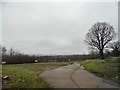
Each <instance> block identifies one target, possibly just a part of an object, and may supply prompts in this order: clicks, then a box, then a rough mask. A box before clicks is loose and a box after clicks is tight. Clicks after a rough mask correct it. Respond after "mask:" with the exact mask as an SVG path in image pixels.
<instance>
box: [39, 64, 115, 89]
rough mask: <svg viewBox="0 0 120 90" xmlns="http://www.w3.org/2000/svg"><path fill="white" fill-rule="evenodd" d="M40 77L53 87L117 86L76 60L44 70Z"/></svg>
mask: <svg viewBox="0 0 120 90" xmlns="http://www.w3.org/2000/svg"><path fill="white" fill-rule="evenodd" d="M40 77H42V79H43V80H45V81H46V82H48V84H49V85H50V86H51V87H54V88H117V86H115V85H112V84H111V83H108V81H107V80H105V79H102V78H100V77H97V76H95V75H94V74H92V73H90V72H88V71H86V70H84V68H83V67H82V66H80V63H78V62H75V63H74V64H71V65H68V66H62V67H59V68H56V69H53V70H49V71H45V72H43V73H42V74H40Z"/></svg>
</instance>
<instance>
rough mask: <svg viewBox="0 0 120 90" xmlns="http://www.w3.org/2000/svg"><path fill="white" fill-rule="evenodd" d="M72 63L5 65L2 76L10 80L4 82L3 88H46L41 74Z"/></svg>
mask: <svg viewBox="0 0 120 90" xmlns="http://www.w3.org/2000/svg"><path fill="white" fill-rule="evenodd" d="M71 63H72V62H45V63H30V64H10V65H3V67H2V74H3V77H4V76H9V78H10V79H8V80H6V81H3V88H46V87H49V85H48V84H47V83H46V82H44V81H43V80H42V79H41V78H40V77H39V74H40V73H41V72H43V71H45V70H49V69H53V68H57V67H59V66H64V65H68V64H71Z"/></svg>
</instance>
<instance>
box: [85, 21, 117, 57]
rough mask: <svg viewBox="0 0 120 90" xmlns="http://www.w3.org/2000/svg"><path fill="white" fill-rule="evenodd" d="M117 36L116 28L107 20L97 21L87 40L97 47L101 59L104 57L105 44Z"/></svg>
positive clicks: (87, 35)
mask: <svg viewBox="0 0 120 90" xmlns="http://www.w3.org/2000/svg"><path fill="white" fill-rule="evenodd" d="M115 36H116V33H115V31H114V28H113V27H112V26H111V25H110V24H108V23H106V22H97V23H95V24H94V25H93V26H92V28H91V29H90V30H89V32H88V33H87V34H86V38H85V41H86V42H87V43H88V44H89V45H90V46H91V47H94V48H97V49H98V50H99V53H100V57H101V59H104V53H103V50H104V48H105V46H106V45H107V44H108V43H109V42H110V41H111V40H113V38H114V37H115Z"/></svg>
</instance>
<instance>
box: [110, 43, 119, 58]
mask: <svg viewBox="0 0 120 90" xmlns="http://www.w3.org/2000/svg"><path fill="white" fill-rule="evenodd" d="M109 47H110V48H112V49H113V54H114V55H115V56H119V55H120V42H119V41H116V42H113V43H111V44H110V46H109Z"/></svg>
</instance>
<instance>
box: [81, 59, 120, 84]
mask: <svg viewBox="0 0 120 90" xmlns="http://www.w3.org/2000/svg"><path fill="white" fill-rule="evenodd" d="M119 62H120V58H118V57H112V58H107V59H105V60H100V59H92V60H85V61H81V64H82V65H83V66H84V67H85V69H86V70H88V71H90V72H92V73H94V74H96V75H98V76H100V77H104V78H106V79H109V80H113V81H115V82H120V81H119V79H118V63H119Z"/></svg>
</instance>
